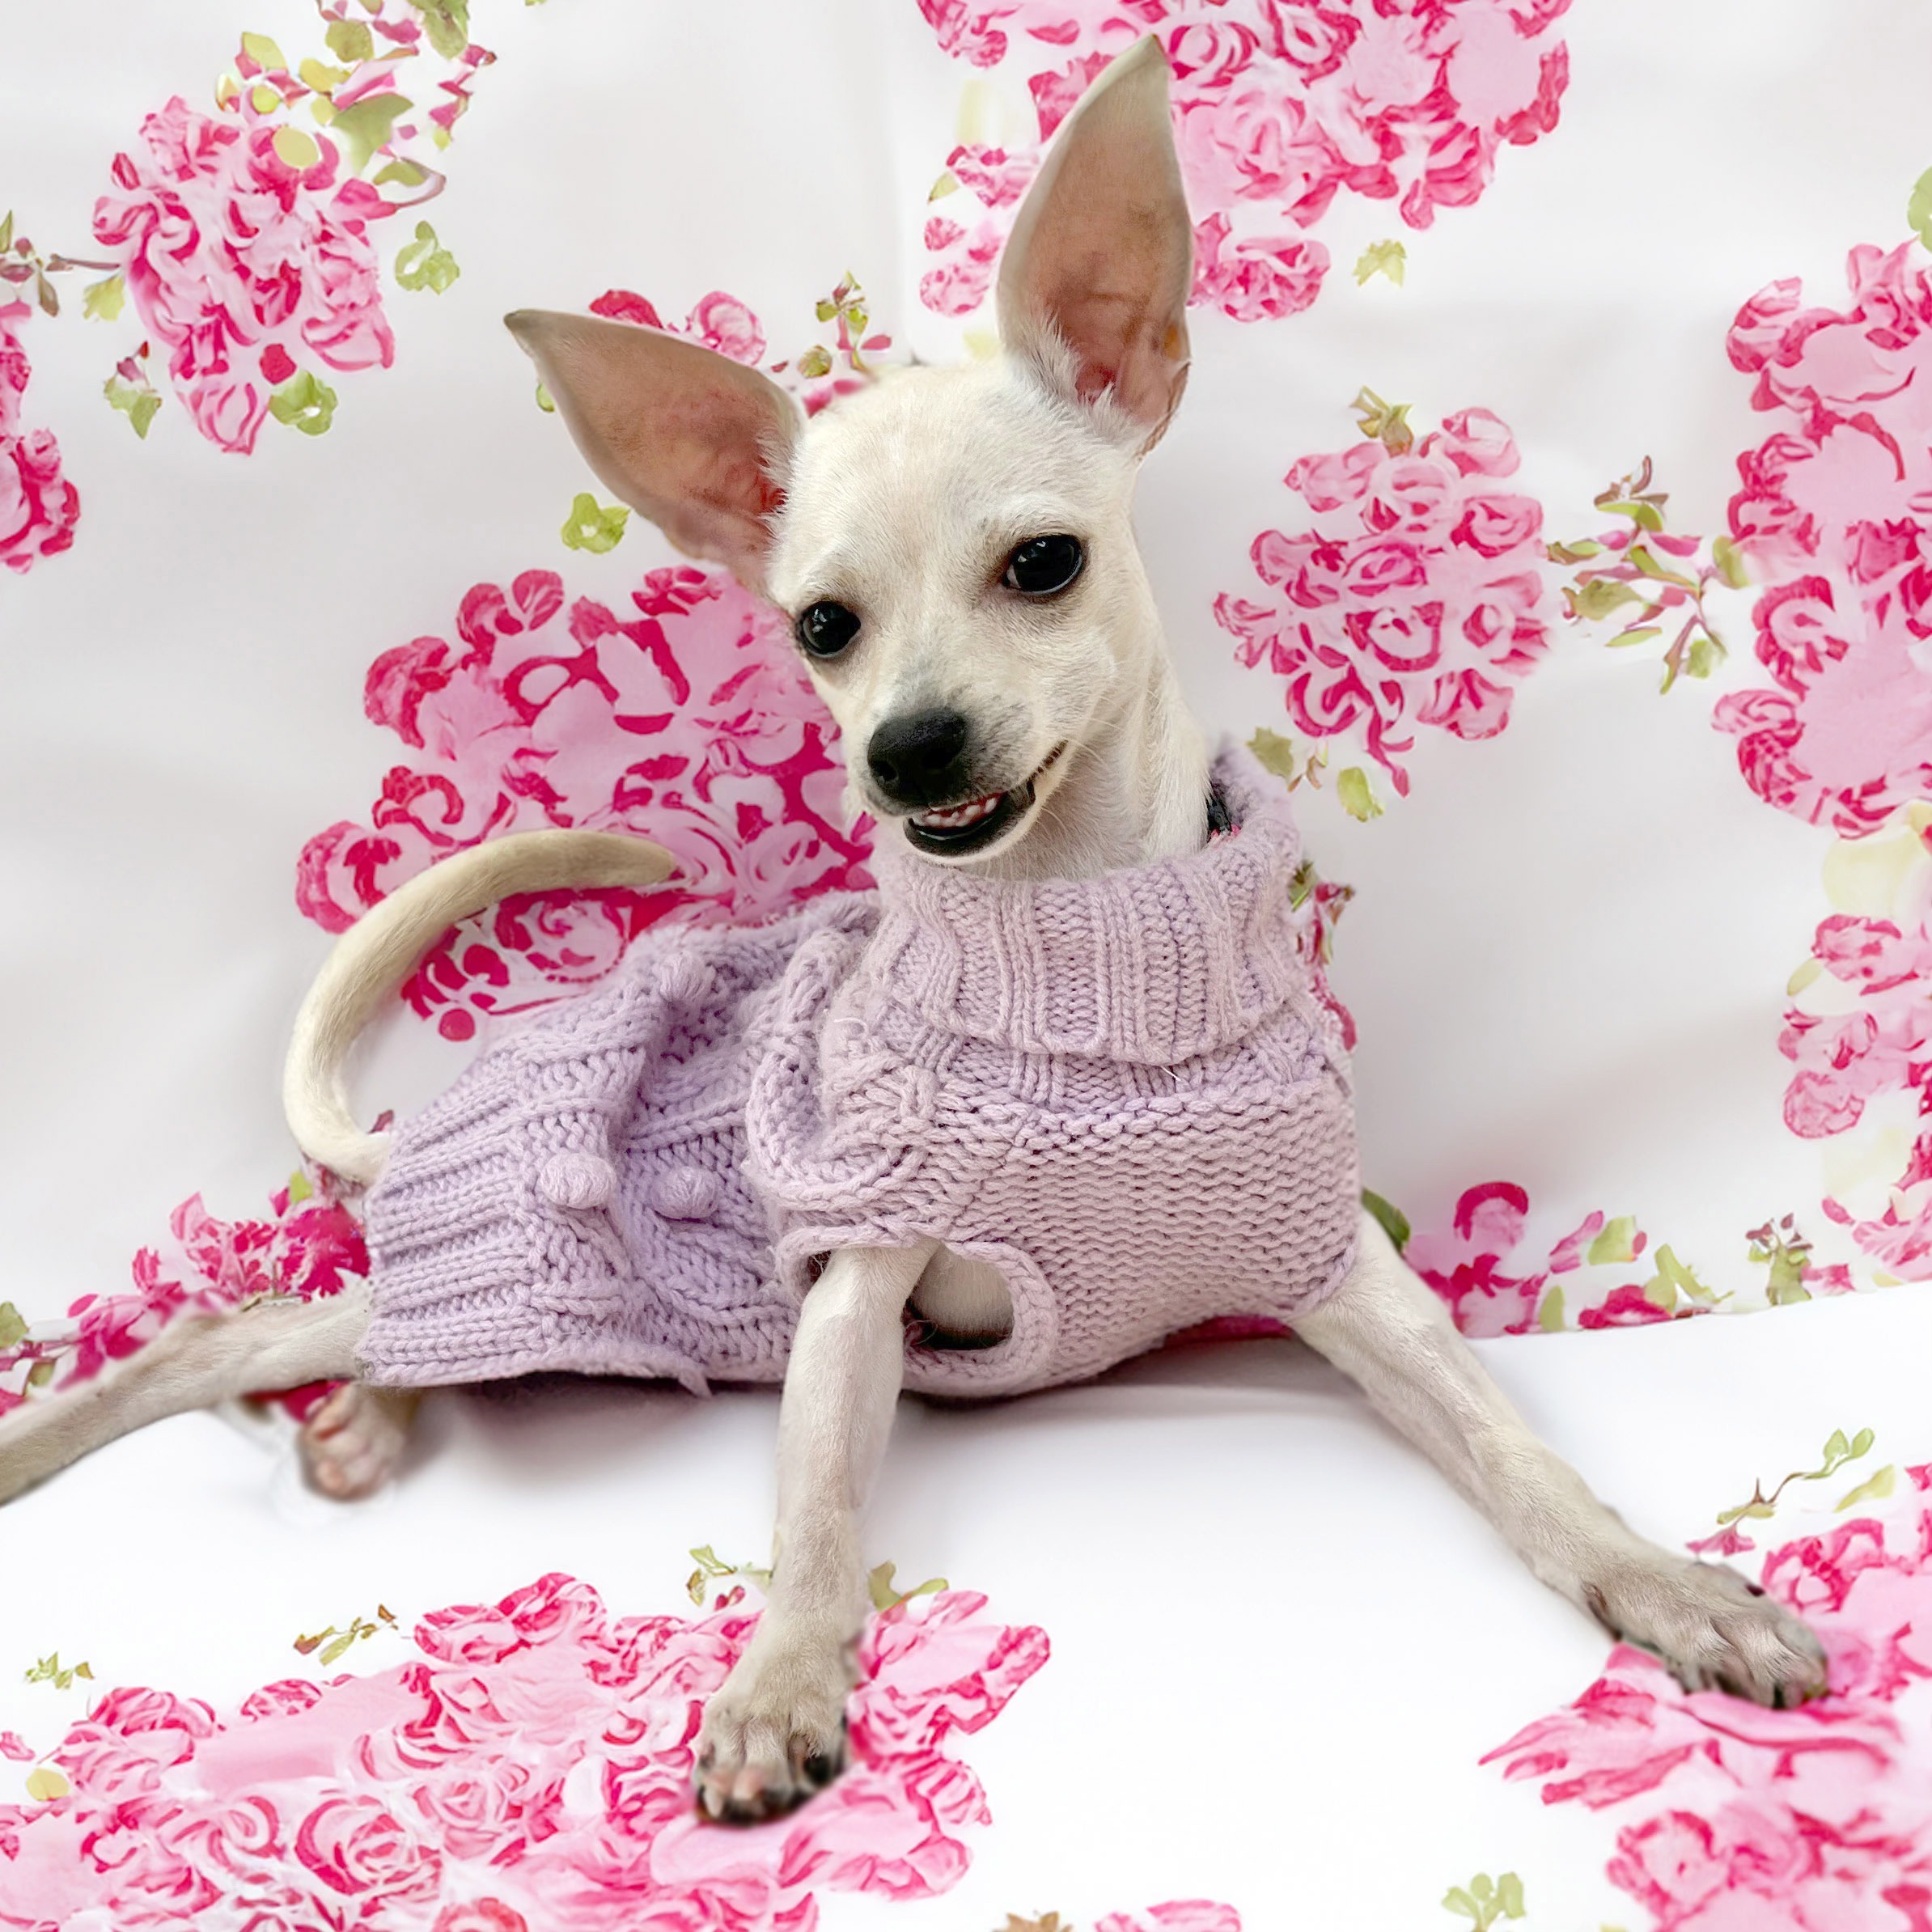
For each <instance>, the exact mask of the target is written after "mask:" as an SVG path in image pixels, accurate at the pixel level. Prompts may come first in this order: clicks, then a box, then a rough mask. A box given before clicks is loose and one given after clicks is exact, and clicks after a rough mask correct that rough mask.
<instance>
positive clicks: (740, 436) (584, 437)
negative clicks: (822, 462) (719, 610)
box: [503, 309, 799, 591]
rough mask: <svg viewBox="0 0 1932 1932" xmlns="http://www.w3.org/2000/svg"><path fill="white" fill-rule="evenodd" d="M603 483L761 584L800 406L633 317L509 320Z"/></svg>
mask: <svg viewBox="0 0 1932 1932" xmlns="http://www.w3.org/2000/svg"><path fill="white" fill-rule="evenodd" d="M503 320H504V321H505V323H506V324H507V325H508V327H509V329H510V333H511V334H512V335H514V336H515V337H516V339H517V341H519V342H520V343H521V344H522V345H523V348H524V349H525V350H527V352H528V354H529V356H530V358H531V359H532V361H533V362H535V363H536V366H537V370H538V372H539V373H540V375H542V377H543V381H544V388H546V389H547V390H549V392H550V396H551V400H553V401H554V402H555V403H556V405H557V411H558V413H559V414H561V416H562V417H563V419H564V421H565V422H566V423H567V424H568V425H569V426H570V434H571V435H572V436H573V437H574V438H575V439H576V441H577V447H578V449H580V450H581V451H583V455H584V460H586V461H587V463H588V464H590V466H591V468H592V469H594V470H595V472H597V474H598V476H599V477H600V479H601V480H602V481H603V482H604V485H605V486H606V487H607V488H608V489H610V490H611V491H612V492H613V493H614V494H616V495H617V496H619V497H621V498H623V500H624V501H625V502H626V503H629V505H631V506H632V507H633V509H637V510H641V511H642V512H643V513H644V515H646V516H647V517H649V518H650V520H651V521H652V522H653V523H655V524H656V525H657V527H659V529H660V530H662V531H663V532H664V534H665V536H667V537H669V538H670V539H671V540H672V543H674V544H676V545H677V547H678V549H680V550H682V551H684V553H686V555H688V556H691V557H705V558H706V559H709V560H710V561H712V562H714V563H722V564H726V565H728V566H730V568H731V571H732V573H733V574H734V575H735V576H736V577H737V578H738V580H739V583H742V584H744V586H745V587H746V588H747V589H748V590H751V591H762V590H763V588H764V583H765V557H766V553H767V552H768V550H769V548H770V544H771V526H770V519H771V516H772V514H773V511H776V510H777V508H778V507H779V506H780V505H781V504H782V503H783V502H784V501H785V475H786V465H787V462H788V460H789V457H790V450H791V445H792V442H793V439H794V438H795V437H796V436H797V434H798V430H799V413H798V410H797V409H796V408H794V405H793V403H792V400H791V398H790V396H787V395H786V393H785V392H784V391H783V390H782V389H781V388H779V387H778V386H777V383H773V382H772V381H770V380H769V379H767V378H766V377H765V376H763V375H760V374H759V373H758V371H756V369H748V368H746V367H745V366H744V364H743V363H742V362H733V361H731V358H729V357H728V356H722V355H719V354H717V353H716V352H715V351H714V350H710V349H706V348H704V347H703V346H701V345H700V344H698V343H696V342H687V341H684V338H683V337H680V336H672V335H667V334H665V333H664V332H663V330H662V329H657V328H644V327H642V326H641V325H640V324H637V323H634V322H607V321H604V320H600V319H599V318H597V317H595V316H563V315H556V314H553V313H550V312H549V311H544V310H542V309H519V310H518V311H517V312H516V313H515V315H511V316H505V317H504V318H503Z"/></svg>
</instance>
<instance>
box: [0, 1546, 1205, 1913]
mask: <svg viewBox="0 0 1932 1932" xmlns="http://www.w3.org/2000/svg"><path fill="white" fill-rule="evenodd" d="M742 1599H743V1592H742V1591H733V1592H732V1593H731V1595H729V1596H728V1597H722V1598H720V1599H718V1604H717V1605H716V1607H715V1609H714V1612H713V1613H712V1614H711V1615H710V1616H702V1617H699V1618H697V1619H694V1620H693V1621H684V1619H681V1618H679V1617H674V1616H633V1617H622V1618H612V1617H611V1616H608V1614H607V1612H605V1610H604V1606H603V1604H601V1603H600V1601H599V1599H598V1598H597V1595H596V1594H595V1591H592V1590H591V1588H590V1587H589V1586H588V1585H587V1584H584V1583H582V1582H576V1581H574V1580H573V1579H571V1578H568V1577H564V1576H559V1575H552V1576H547V1577H544V1578H540V1580H539V1581H537V1582H535V1583H532V1584H531V1585H530V1586H528V1587H527V1588H525V1589H523V1590H519V1591H515V1592H513V1593H512V1594H511V1595H509V1596H506V1597H505V1598H504V1599H502V1601H501V1602H499V1603H498V1604H495V1605H494V1606H491V1607H489V1608H479V1607H457V1608H451V1609H449V1610H445V1611H441V1612H436V1613H434V1615H432V1616H429V1617H427V1618H426V1619H425V1620H424V1621H423V1622H422V1625H419V1626H418V1627H417V1631H416V1633H415V1642H416V1648H417V1654H416V1656H415V1657H414V1658H413V1659H411V1660H410V1661H409V1662H407V1663H402V1664H400V1665H398V1666H396V1667H394V1668H392V1669H391V1670H388V1671H382V1672H379V1673H377V1674H375V1675H373V1676H366V1677H347V1676H344V1677H338V1678H337V1679H336V1680H334V1681H333V1683H330V1684H311V1685H305V1686H296V1685H290V1684H282V1685H274V1686H270V1687H269V1689H268V1690H266V1691H262V1692H257V1693H256V1694H255V1696H254V1697H251V1698H249V1699H248V1701H246V1702H245V1703H244V1705H242V1707H241V1708H240V1709H239V1710H237V1711H235V1712H233V1713H227V1714H216V1713H215V1712H214V1711H213V1710H210V1708H209V1707H208V1706H207V1705H201V1704H193V1703H189V1702H187V1701H183V1700H180V1699H178V1698H173V1697H169V1696H167V1693H161V1692H155V1691H128V1692H115V1693H110V1695H109V1696H108V1697H106V1698H104V1699H103V1701H101V1703H100V1705H97V1706H96V1707H95V1710H94V1711H93V1713H92V1714H91V1716H90V1717H89V1718H88V1719H87V1722H85V1723H83V1724H81V1725H78V1726H76V1727H74V1730H73V1731H70V1733H69V1734H68V1735H67V1737H66V1739H65V1740H64V1741H63V1742H62V1743H61V1744H60V1745H59V1746H58V1747H57V1748H56V1749H55V1750H54V1751H53V1753H52V1755H51V1760H50V1761H51V1762H52V1763H53V1764H54V1765H57V1767H58V1768H59V1769H60V1770H61V1772H62V1773H64V1774H65V1775H66V1777H67V1779H68V1781H69V1782H70V1784H71V1786H72V1787H73V1789H72V1790H71V1791H70V1794H68V1795H67V1796H66V1797H63V1798H60V1799H54V1800H53V1801H51V1802H49V1803H39V1804H24V1805H0V1865H3V1866H4V1868H5V1870H6V1879H5V1882H4V1886H3V1888H0V1896H3V1898H4V1903H3V1904H0V1917H5V1918H6V1922H7V1923H8V1924H21V1925H25V1926H35V1925H54V1924H63V1923H67V1922H78V1920H74V1919H73V1917H72V1915H74V1914H77V1913H83V1912H84V1913H93V1914H98V1915H100V1917H101V1918H102V1922H103V1923H108V1922H110V1921H111V1922H112V1924H113V1925H114V1926H116V1927H117V1928H121V1927H126V1928H136V1927H148V1926H151V1927H155V1928H160V1927H163V1926H178V1925H182V1924H186V1923H189V1922H191V1921H192V1922H193V1923H194V1924H195V1925H196V1926H206V1927H210V1928H212V1929H214V1932H272V1929H276V1932H316V1929H317V1928H319V1927H323V1926H328V1927H335V1928H346V1927H349V1926H364V1927H367V1928H370V1929H371V1932H375V1928H378V1927H381V1926H404V1925H405V1924H406V1925H409V1926H422V1927H427V1928H431V1929H432V1932H532V1928H535V1927H539V1926H540V1927H543V1928H544V1929H545V1932H625V1929H627V1928H629V1927H630V1926H635V1925H637V1924H638V1923H639V1922H641V1921H640V1920H639V1917H638V1913H639V1912H640V1909H642V1910H644V1911H645V1912H646V1914H647V1916H648V1917H649V1920H650V1923H651V1924H652V1925H654V1926H655V1925H662V1926H681V1927H688V1928H689V1929H690V1932H809V1928H810V1927H811V1926H812V1925H813V1924H814V1923H816V1918H817V1904H816V1901H817V1900H819V1899H820V1897H822V1896H824V1895H825V1894H828V1893H831V1892H870V1893H873V1894H875V1895H879V1896H885V1897H892V1898H926V1897H930V1896H934V1894H936V1893H938V1892H943V1891H946V1890H947V1889H948V1888H951V1886H952V1885H954V1884H955V1883H957V1882H958V1880H959V1879H960V1875H962V1874H963V1873H964V1871H965V1870H966V1869H967V1866H968V1863H969V1862H970V1858H971V1854H970V1852H969V1851H968V1847H967V1845H966V1843H965V1841H964V1835H963V1834H964V1832H966V1831H967V1830H968V1828H972V1827H976V1826H978V1825H981V1824H985V1822H986V1821H987V1819H988V1815H989V1814H988V1811H987V1807H986V1801H985V1794H984V1793H983V1791H982V1790H981V1787H980V1785H979V1782H978V1781H977V1779H976V1778H975V1777H973V1775H972V1772H971V1771H970V1770H969V1769H967V1767H966V1766H965V1765H964V1764H963V1763H962V1762H961V1761H960V1759H959V1758H958V1757H957V1756H955V1749H956V1746H957V1742H958V1740H959V1739H960V1737H962V1736H964V1735H970V1734H971V1733H972V1732H974V1731H978V1730H980V1729H981V1728H982V1727H984V1726H985V1725H986V1724H988V1723H990V1722H992V1721H993V1719H994V1718H996V1717H997V1716H998V1714H999V1713H1000V1712H1001V1711H1002V1710H1003V1709H1004V1708H1005V1707H1006V1704H1007V1703H1008V1701H1010V1699H1011V1698H1012V1697H1013V1695H1014V1693H1015V1692H1016V1691H1017V1690H1018V1689H1019V1687H1020V1685H1021V1684H1023V1683H1025V1681H1026V1680H1027V1678H1029V1677H1030V1676H1032V1675H1033V1673H1034V1672H1035V1671H1037V1670H1038V1669H1039V1668H1040V1666H1041V1665H1042V1664H1043V1663H1045V1661H1046V1659H1047V1655H1048V1646H1047V1640H1046V1638H1045V1636H1044V1633H1042V1632H1040V1631H1039V1630H1036V1629H1023V1628H1015V1627H1011V1626H1008V1625H1001V1624H998V1623H995V1622H993V1621H991V1620H989V1618H987V1617H986V1616H985V1615H984V1614H983V1612H984V1610H985V1599H984V1598H982V1597H979V1596H977V1595H972V1594H970V1593H968V1592H966V1591H956V1590H955V1591H944V1592H943V1593H941V1594H940V1595H937V1596H933V1597H928V1598H920V1599H913V1600H912V1601H911V1602H909V1603H907V1604H902V1605H901V1606H900V1607H899V1608H896V1609H894V1610H890V1611H887V1612H884V1613H883V1614H882V1615H880V1616H876V1617H875V1618H874V1619H873V1620H872V1621H871V1625H870V1626H869V1627H868V1629H867V1631H866V1637H865V1639H864V1642H863V1644H862V1651H861V1659H860V1663H861V1672H862V1682H861V1684H860V1686H859V1688H858V1692H857V1693H856V1694H855V1696H854V1700H853V1704H852V1711H851V1715H852V1744H853V1753H854V1766H853V1769H851V1770H850V1771H849V1773H847V1774H846V1776H845V1777H843V1778H841V1780H840V1781H839V1782H838V1783H837V1784H836V1785H834V1786H833V1787H832V1789H831V1790H829V1791H828V1792H827V1793H825V1794H824V1795H823V1796H822V1797H820V1798H819V1799H816V1800H815V1801H814V1802H813V1803H811V1805H810V1806H808V1807H807V1808H806V1809H804V1810H803V1811H799V1813H797V1814H796V1815H794V1816H793V1817H790V1818H787V1819H782V1820H778V1821H777V1822H775V1823H773V1824H769V1825H765V1826H761V1827H759V1828H755V1829H752V1830H748V1831H741V1830H733V1829H729V1828H722V1827H719V1826H715V1825H709V1824H702V1823H701V1822H700V1821H699V1820H698V1819H697V1816H696V1815H695V1813H694V1811H693V1806H692V1803H691V1799H690V1778H691V1764H692V1752H693V1739H694V1737H695V1735H696V1731H697V1713H698V1711H699V1710H700V1709H701V1706H702V1705H703V1703H704V1701H705V1698H707V1697H709V1696H710V1693H711V1692H712V1691H714V1689H716V1688H717V1687H718V1684H720V1683H722V1681H723V1679H724V1677H725V1675H726V1673H727V1671H729V1670H730V1669H731V1665H732V1664H733V1663H734V1662H735V1660H736V1659H737V1657H738V1655H739V1652H740V1651H741V1650H743V1648H744V1644H745V1642H746V1641H747V1639H748V1638H749V1637H750V1635H751V1633H752V1630H753V1629H755V1628H756V1624H757V1616H756V1613H755V1612H751V1611H749V1610H748V1608H746V1607H745V1606H744V1603H743V1600H742ZM297 1691H300V1692H301V1693H303V1694H302V1695H300V1696H297V1695H294V1694H293V1693H295V1692H297ZM1217 1915H1218V1916H1217ZM1106 1924H1107V1926H1108V1928H1109V1932H1239V1920H1238V1919H1237V1918H1235V1916H1234V1915H1233V1914H1232V1913H1231V1912H1229V1911H1228V1910H1227V1908H1225V1907H1211V1906H1206V1905H1201V1904H1170V1905H1164V1906H1157V1907H1155V1908H1154V1909H1152V1910H1151V1911H1150V1912H1149V1913H1146V1914H1143V1915H1140V1916H1138V1917H1118V1918H1116V1919H1110V1920H1108V1921H1106Z"/></svg>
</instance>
